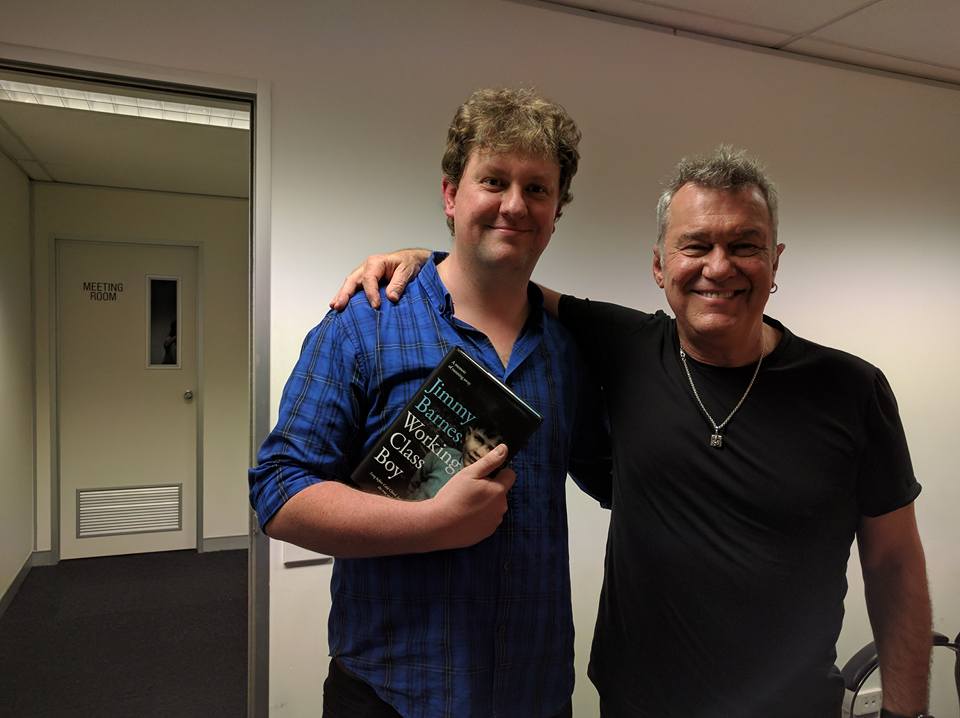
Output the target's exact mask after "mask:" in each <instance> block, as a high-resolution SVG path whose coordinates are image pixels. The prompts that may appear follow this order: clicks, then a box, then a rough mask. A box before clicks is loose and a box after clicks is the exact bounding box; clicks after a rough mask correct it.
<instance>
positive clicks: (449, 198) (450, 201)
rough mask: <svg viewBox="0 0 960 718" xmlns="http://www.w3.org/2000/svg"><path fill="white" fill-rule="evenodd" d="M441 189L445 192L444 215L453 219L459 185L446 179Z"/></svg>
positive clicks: (441, 184)
mask: <svg viewBox="0 0 960 718" xmlns="http://www.w3.org/2000/svg"><path fill="white" fill-rule="evenodd" d="M440 187H441V189H442V190H443V213H444V214H445V215H447V216H448V217H450V218H451V219H452V218H453V210H454V207H456V204H457V185H455V184H454V183H453V182H451V181H450V180H448V179H447V178H446V177H444V178H443V180H442V182H441V183H440Z"/></svg>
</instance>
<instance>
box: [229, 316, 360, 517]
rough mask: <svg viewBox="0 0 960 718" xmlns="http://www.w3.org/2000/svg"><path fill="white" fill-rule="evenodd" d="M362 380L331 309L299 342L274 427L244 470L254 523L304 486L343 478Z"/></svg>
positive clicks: (356, 427)
mask: <svg viewBox="0 0 960 718" xmlns="http://www.w3.org/2000/svg"><path fill="white" fill-rule="evenodd" d="M365 385H366V380H365V372H364V371H363V365H362V360H361V357H360V355H359V352H358V350H357V344H356V342H355V341H354V340H353V338H352V337H351V335H350V332H349V331H347V327H346V321H345V317H344V315H342V314H335V313H333V312H331V313H330V314H328V315H327V317H326V318H324V320H323V321H322V322H321V323H320V325H319V326H317V327H315V328H314V329H313V330H312V331H311V332H310V333H309V334H308V335H307V337H306V339H305V340H304V342H303V348H302V349H301V352H300V358H299V359H298V360H297V363H296V365H295V366H294V368H293V372H292V373H291V375H290V378H289V379H288V380H287V384H286V386H285V387H284V390H283V396H282V397H281V399H280V413H279V418H278V420H277V425H276V427H274V429H273V431H271V432H270V435H269V436H267V438H266V440H265V441H264V442H263V445H262V446H261V447H260V451H259V452H258V454H257V462H258V464H257V466H255V467H254V468H252V469H250V472H249V477H248V478H249V483H250V504H251V505H252V506H253V508H254V510H255V511H256V512H257V518H258V520H259V522H260V526H261V528H262V527H263V526H265V525H266V524H267V522H269V521H270V519H271V518H273V516H274V514H276V512H277V511H278V510H279V509H280V507H281V506H283V504H284V503H286V502H287V501H288V500H289V499H290V498H291V497H292V496H294V495H295V494H297V493H298V492H300V491H302V490H303V489H305V488H307V487H308V486H310V485H311V484H315V483H318V482H321V481H326V480H328V479H340V480H343V479H346V478H347V477H348V476H349V474H350V468H351V467H352V466H353V464H354V463H355V459H356V454H357V453H358V451H359V445H360V441H361V440H360V427H361V424H362V420H361V413H362V411H363V409H362V406H363V404H364V399H363V397H364V395H365V393H364V386H365Z"/></svg>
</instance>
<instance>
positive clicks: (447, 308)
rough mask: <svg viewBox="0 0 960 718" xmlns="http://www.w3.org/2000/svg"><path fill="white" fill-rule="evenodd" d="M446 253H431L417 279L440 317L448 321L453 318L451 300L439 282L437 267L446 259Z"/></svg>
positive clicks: (448, 293)
mask: <svg viewBox="0 0 960 718" xmlns="http://www.w3.org/2000/svg"><path fill="white" fill-rule="evenodd" d="M447 254H448V252H433V253H432V254H431V255H430V258H429V259H428V260H427V263H426V264H424V265H423V269H421V270H420V274H419V275H418V276H419V279H420V285H421V286H422V287H423V291H424V292H425V293H426V295H427V297H428V298H429V299H430V304H431V305H433V306H434V307H435V308H436V310H437V311H438V312H439V313H440V315H441V316H443V317H447V318H448V319H449V318H450V317H452V316H453V299H452V298H451V297H450V292H448V291H447V288H446V287H445V286H444V285H443V282H442V281H441V280H440V274H439V273H438V272H437V265H438V264H440V262H442V261H443V260H444V259H446V258H447Z"/></svg>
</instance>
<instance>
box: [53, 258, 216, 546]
mask: <svg viewBox="0 0 960 718" xmlns="http://www.w3.org/2000/svg"><path fill="white" fill-rule="evenodd" d="M56 246H57V310H58V321H57V331H58V372H59V376H58V379H59V381H58V397H57V398H58V403H57V407H58V436H59V476H60V558H62V559H68V558H83V557H89V556H108V555H115V554H129V553H144V552H148V551H167V550H173V549H185V548H194V547H196V533H197V530H196V526H197V516H196V514H197V510H196V501H197V408H196V404H197V398H196V397H195V394H196V378H197V341H196V337H197V310H196V295H197V286H196V285H197V279H196V277H197V257H196V253H197V251H196V249H195V248H193V247H180V246H171V245H152V244H151V245H148V244H119V243H103V242H80V241H72V240H57V243H56Z"/></svg>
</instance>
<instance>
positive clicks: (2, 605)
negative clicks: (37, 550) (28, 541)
mask: <svg viewBox="0 0 960 718" xmlns="http://www.w3.org/2000/svg"><path fill="white" fill-rule="evenodd" d="M32 566H33V554H32V553H31V554H29V555H28V556H27V560H26V561H24V562H23V566H21V567H20V570H19V571H17V575H16V576H14V577H13V581H12V582H11V583H10V586H9V587H8V588H7V590H6V591H4V592H3V597H2V598H0V616H3V614H4V613H6V612H7V608H8V607H9V606H10V604H11V603H12V602H13V598H14V596H16V595H17V591H19V590H20V585H21V584H22V583H23V580H24V579H25V578H26V577H27V574H28V573H30V568H31V567H32Z"/></svg>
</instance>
